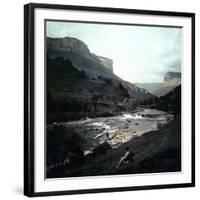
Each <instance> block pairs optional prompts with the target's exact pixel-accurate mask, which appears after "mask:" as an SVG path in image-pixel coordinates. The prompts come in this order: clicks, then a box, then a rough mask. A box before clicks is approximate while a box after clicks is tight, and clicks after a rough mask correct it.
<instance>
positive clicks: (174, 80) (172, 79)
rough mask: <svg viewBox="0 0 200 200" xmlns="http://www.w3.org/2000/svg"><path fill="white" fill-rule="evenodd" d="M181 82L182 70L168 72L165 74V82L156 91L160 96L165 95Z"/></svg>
mask: <svg viewBox="0 0 200 200" xmlns="http://www.w3.org/2000/svg"><path fill="white" fill-rule="evenodd" d="M180 84H181V73H180V72H168V73H167V74H166V75H165V78H164V82H163V84H162V85H161V87H160V88H159V89H158V90H157V91H155V92H154V94H155V95H156V96H158V97H160V96H164V95H165V94H167V93H169V92H170V91H172V90H174V89H175V88H176V87H177V86H179V85H180Z"/></svg>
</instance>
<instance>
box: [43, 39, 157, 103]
mask: <svg viewBox="0 0 200 200" xmlns="http://www.w3.org/2000/svg"><path fill="white" fill-rule="evenodd" d="M47 50H48V52H47V55H48V58H49V59H55V58H57V57H63V58H64V60H69V61H70V62H71V63H72V65H73V66H74V67H75V68H76V69H78V70H79V71H80V72H82V73H84V74H85V75H86V77H87V78H86V79H85V80H80V81H77V82H76V86H75V85H74V88H75V89H74V91H73V95H74V96H77V95H78V98H79V99H80V98H83V99H84V98H86V97H87V98H90V96H91V95H93V93H94V94H98V95H101V96H106V97H107V98H108V99H110V101H111V100H112V102H110V104H114V99H117V100H118V101H120V104H121V103H122V101H123V99H126V98H128V100H126V103H125V104H123V107H127V104H130V106H131V105H133V104H134V102H137V101H143V100H144V99H148V98H154V96H153V95H152V94H150V93H149V92H148V91H146V90H145V89H140V88H138V87H137V86H135V85H134V84H131V83H129V82H126V81H124V80H122V79H121V78H119V77H118V76H116V75H115V74H114V73H113V61H112V60H111V59H109V58H105V57H102V56H97V55H95V54H93V53H91V52H90V50H89V48H88V47H87V45H86V44H85V43H84V42H82V41H81V40H79V39H76V38H71V37H64V38H47ZM49 70H50V69H49ZM63 78H64V77H63ZM65 87H67V86H65ZM61 88H62V87H61ZM80 88H81V89H80ZM76 90H84V92H81V93H77V92H76ZM63 91H66V89H62V93H63ZM88 91H93V92H89V93H88ZM71 92H72V91H71ZM70 95H72V94H70ZM106 101H107V102H108V100H106ZM123 102H124V101H123ZM128 102H130V103H128ZM102 103H104V102H102ZM115 104H116V103H115Z"/></svg>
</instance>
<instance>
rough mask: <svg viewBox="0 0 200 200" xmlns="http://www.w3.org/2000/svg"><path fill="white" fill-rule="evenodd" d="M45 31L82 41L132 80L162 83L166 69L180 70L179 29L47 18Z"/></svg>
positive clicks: (53, 35) (115, 69)
mask: <svg viewBox="0 0 200 200" xmlns="http://www.w3.org/2000/svg"><path fill="white" fill-rule="evenodd" d="M46 32H47V36H48V37H66V36H68V37H75V38H78V39H79V40H82V41H83V42H84V43H85V44H86V45H87V46H88V48H89V50H90V51H91V52H92V53H94V54H96V55H99V56H104V57H107V58H111V59H112V60H113V69H114V73H115V74H116V75H118V76H119V77H120V78H122V79H124V80H126V81H129V82H132V83H136V82H138V83H152V82H163V79H164V76H165V74H166V73H167V72H168V71H174V72H180V71H181V49H182V47H181V32H182V31H181V28H175V27H173V28H171V27H153V26H137V25H134V26H133V25H113V24H112V25H111V24H92V23H77V22H61V21H60V22H59V21H48V22H47V27H46Z"/></svg>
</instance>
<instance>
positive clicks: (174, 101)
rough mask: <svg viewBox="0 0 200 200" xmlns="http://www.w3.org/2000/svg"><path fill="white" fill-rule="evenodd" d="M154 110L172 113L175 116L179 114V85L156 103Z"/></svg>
mask: <svg viewBox="0 0 200 200" xmlns="http://www.w3.org/2000/svg"><path fill="white" fill-rule="evenodd" d="M155 104H156V108H158V109H160V110H164V111H172V112H173V113H174V114H175V115H178V114H180V113H181V85H180V86H178V87H176V88H175V89H174V90H173V91H171V92H169V93H168V94H166V95H165V96H162V97H160V98H159V99H158V100H157V101H156V103H155Z"/></svg>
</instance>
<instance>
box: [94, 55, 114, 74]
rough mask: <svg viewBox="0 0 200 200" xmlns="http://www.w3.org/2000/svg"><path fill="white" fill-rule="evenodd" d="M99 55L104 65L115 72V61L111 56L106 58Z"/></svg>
mask: <svg viewBox="0 0 200 200" xmlns="http://www.w3.org/2000/svg"><path fill="white" fill-rule="evenodd" d="M97 57H98V59H99V60H100V61H101V63H102V65H103V66H104V67H106V68H107V69H109V70H110V71H111V72H112V73H113V61H112V60H111V59H110V58H105V57H103V56H97Z"/></svg>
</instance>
